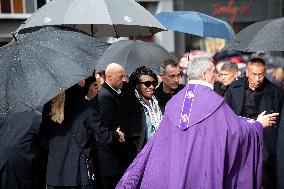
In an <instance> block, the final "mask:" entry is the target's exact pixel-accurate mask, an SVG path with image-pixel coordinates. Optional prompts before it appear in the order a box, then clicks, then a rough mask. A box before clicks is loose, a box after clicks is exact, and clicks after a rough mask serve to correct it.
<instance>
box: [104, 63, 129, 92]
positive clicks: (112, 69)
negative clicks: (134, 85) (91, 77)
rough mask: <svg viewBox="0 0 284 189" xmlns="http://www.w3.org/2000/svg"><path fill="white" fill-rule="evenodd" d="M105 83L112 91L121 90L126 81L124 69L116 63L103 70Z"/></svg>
mask: <svg viewBox="0 0 284 189" xmlns="http://www.w3.org/2000/svg"><path fill="white" fill-rule="evenodd" d="M105 75H106V82H107V84H108V85H110V86H111V87H112V88H114V89H121V88H122V87H123V82H125V81H126V78H125V69H124V67H123V66H121V65H119V64H117V63H111V64H109V65H108V66H107V68H106V70H105Z"/></svg>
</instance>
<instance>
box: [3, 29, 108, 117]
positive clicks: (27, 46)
mask: <svg viewBox="0 0 284 189" xmlns="http://www.w3.org/2000/svg"><path fill="white" fill-rule="evenodd" d="M108 46H109V44H108V43H105V42H102V41H99V40H97V39H95V38H93V37H90V36H88V35H85V34H82V33H79V32H73V31H67V30H60V29H57V28H53V27H47V28H43V29H41V30H38V31H36V32H34V33H29V34H25V35H19V36H18V39H17V41H16V40H14V41H12V42H11V43H9V44H8V45H6V46H4V47H2V48H1V49H0V117H1V116H4V115H6V114H8V113H15V112H22V111H27V110H36V109H39V108H40V107H41V106H42V105H43V104H44V103H45V102H47V101H48V100H50V99H52V98H53V97H54V96H56V95H57V94H58V93H59V92H60V91H63V90H65V89H67V88H69V87H70V86H72V85H74V84H75V83H76V82H78V81H79V80H81V79H85V78H86V77H88V76H90V75H92V72H93V70H94V67H95V64H96V62H97V60H98V59H99V58H100V56H101V55H102V54H103V52H104V51H105V49H106V48H107V47H108Z"/></svg>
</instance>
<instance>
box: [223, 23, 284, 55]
mask: <svg viewBox="0 0 284 189" xmlns="http://www.w3.org/2000/svg"><path fill="white" fill-rule="evenodd" d="M283 33H284V18H277V19H272V20H265V21H261V22H257V23H254V24H252V25H249V26H248V27H246V28H244V29H243V30H241V31H240V32H239V33H238V34H236V35H235V36H234V38H233V39H232V40H231V41H229V43H228V44H227V45H226V46H225V47H224V48H223V49H224V50H232V49H233V50H238V51H243V52H254V51H284V38H283Z"/></svg>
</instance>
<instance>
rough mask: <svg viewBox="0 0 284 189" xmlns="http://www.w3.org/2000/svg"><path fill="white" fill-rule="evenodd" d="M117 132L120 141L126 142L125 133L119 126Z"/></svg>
mask: <svg viewBox="0 0 284 189" xmlns="http://www.w3.org/2000/svg"><path fill="white" fill-rule="evenodd" d="M116 132H117V133H118V134H119V140H118V141H119V142H125V138H124V137H125V135H124V133H123V132H122V131H120V127H117V129H116Z"/></svg>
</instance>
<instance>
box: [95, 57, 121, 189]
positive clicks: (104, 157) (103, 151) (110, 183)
mask: <svg viewBox="0 0 284 189" xmlns="http://www.w3.org/2000/svg"><path fill="white" fill-rule="evenodd" d="M105 75H106V81H105V83H104V84H103V85H102V88H101V90H100V92H99V95H98V100H99V107H100V111H101V114H102V118H103V121H104V123H105V125H106V126H107V127H108V129H109V130H110V131H115V130H116V129H117V128H118V127H119V125H120V124H119V120H118V118H119V103H120V95H121V88H122V87H123V83H124V82H126V77H125V69H124V67H122V66H121V65H119V64H116V63H111V64H109V65H108V67H107V68H106V70H105ZM121 145H122V144H120V143H119V142H117V143H116V144H113V145H111V146H110V145H106V144H100V143H98V152H99V153H98V154H99V165H100V166H101V167H100V173H101V174H102V175H101V183H102V187H101V188H103V189H113V188H114V187H115V185H116V184H117V182H118V181H119V179H120V177H121V176H122V174H123V170H122V165H121V163H120V162H119V159H120V157H121V154H120V153H121V152H120V151H119V150H118V149H120V148H121Z"/></svg>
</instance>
